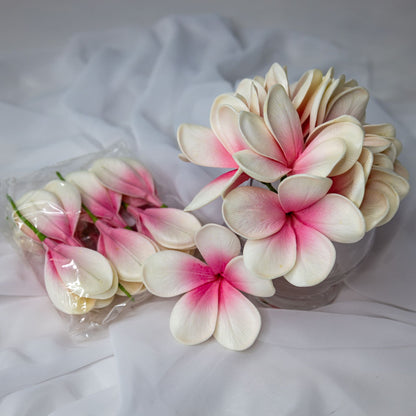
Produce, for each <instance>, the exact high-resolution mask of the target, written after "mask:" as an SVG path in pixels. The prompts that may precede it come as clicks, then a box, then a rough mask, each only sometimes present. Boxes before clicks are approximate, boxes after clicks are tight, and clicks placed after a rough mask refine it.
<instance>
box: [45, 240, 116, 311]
mask: <svg viewBox="0 0 416 416" xmlns="http://www.w3.org/2000/svg"><path fill="white" fill-rule="evenodd" d="M44 245H45V247H46V253H45V270H44V278H45V287H46V290H47V292H48V295H49V297H50V299H51V300H52V303H53V304H54V305H55V307H56V308H57V309H59V310H61V311H62V312H65V313H69V314H83V313H87V312H88V311H89V310H91V309H92V308H93V307H94V306H95V301H96V300H107V299H110V298H112V297H113V296H114V294H115V293H116V292H117V289H118V276H117V272H116V270H115V268H114V266H113V265H112V264H111V263H110V262H109V261H108V260H107V259H106V258H105V257H104V256H103V255H102V254H100V253H98V252H97V251H94V250H90V249H88V248H85V247H75V246H68V245H65V244H56V243H54V242H53V241H51V240H48V239H46V240H44ZM89 299H90V300H89Z"/></svg>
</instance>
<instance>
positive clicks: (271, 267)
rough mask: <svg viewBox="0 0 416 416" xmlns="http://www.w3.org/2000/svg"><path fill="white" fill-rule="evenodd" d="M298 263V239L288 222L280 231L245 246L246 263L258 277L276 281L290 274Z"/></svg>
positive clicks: (251, 241) (249, 242) (250, 241)
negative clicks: (275, 279)
mask: <svg viewBox="0 0 416 416" xmlns="http://www.w3.org/2000/svg"><path fill="white" fill-rule="evenodd" d="M295 261H296V237H295V233H294V231H293V229H292V227H291V225H290V222H287V223H286V224H285V225H284V226H283V227H282V229H281V230H280V231H278V232H277V233H276V234H273V235H271V236H270V237H267V238H263V239H261V240H248V241H247V242H246V244H245V245H244V262H245V264H246V265H247V268H249V269H250V270H252V271H253V272H254V273H256V274H257V275H259V276H261V277H263V278H267V279H274V278H275V277H278V276H283V275H284V274H286V273H287V272H289V271H290V270H291V269H292V267H293V266H294V264H295Z"/></svg>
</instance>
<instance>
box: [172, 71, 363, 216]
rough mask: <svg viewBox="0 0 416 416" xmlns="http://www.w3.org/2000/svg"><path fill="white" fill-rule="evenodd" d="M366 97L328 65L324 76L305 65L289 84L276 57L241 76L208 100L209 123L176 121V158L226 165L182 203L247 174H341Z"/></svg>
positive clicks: (199, 200) (197, 201) (353, 149)
mask: <svg viewBox="0 0 416 416" xmlns="http://www.w3.org/2000/svg"><path fill="white" fill-rule="evenodd" d="M367 102H368V93H367V91H366V90H365V89H364V88H362V87H357V85H356V83H355V82H353V81H351V82H345V77H344V76H342V77H340V78H338V79H336V80H334V79H333V70H332V69H331V70H330V71H328V73H327V74H326V75H325V77H323V75H322V73H321V72H320V71H318V70H311V71H308V72H307V73H305V74H304V76H303V77H302V78H301V79H300V80H299V81H298V82H297V83H296V84H295V86H294V87H290V86H289V82H288V79H287V75H286V69H285V68H282V67H281V66H280V65H278V64H274V65H273V66H272V67H271V68H270V70H269V71H268V73H267V74H266V77H265V78H261V77H255V79H253V80H249V79H245V80H243V81H241V82H240V84H239V86H238V87H237V91H236V93H235V94H223V95H220V96H219V97H218V98H217V99H216V100H215V101H214V104H213V106H212V109H211V120H210V121H211V128H212V130H211V129H208V128H206V127H202V126H197V125H191V124H183V125H181V126H180V127H179V129H178V144H179V147H180V148H181V151H182V155H181V156H182V158H183V159H185V160H188V161H191V162H193V163H195V164H198V165H201V166H211V167H221V168H226V169H231V170H230V171H228V172H226V173H224V174H223V175H221V176H220V177H218V178H217V179H215V180H214V181H212V182H211V183H209V184H208V185H207V186H205V187H204V188H203V189H202V190H201V191H200V192H199V193H198V194H197V195H196V196H195V197H194V199H193V200H192V202H191V203H190V204H189V205H188V206H187V207H186V210H188V211H192V210H195V209H198V208H200V207H201V206H203V205H205V204H207V203H209V202H211V201H212V200H214V199H215V198H217V197H218V196H220V195H222V196H225V195H226V194H227V192H229V191H230V190H232V189H233V188H235V187H237V186H239V185H240V184H241V183H243V182H245V181H246V180H247V179H248V177H251V178H254V179H256V180H258V181H260V182H267V183H271V182H274V181H276V180H278V179H279V178H281V177H282V176H285V175H288V174H299V173H307V174H311V175H318V176H323V177H326V176H334V175H340V174H343V173H344V172H346V171H348V170H349V169H350V168H351V167H352V166H353V165H354V163H355V162H356V161H357V159H358V157H359V155H360V152H361V148H362V144H363V136H364V134H363V131H362V128H361V123H360V121H361V120H362V119H363V118H364V115H365V108H366V106H367ZM357 118H358V120H357ZM309 133H310V134H309ZM308 134H309V136H308ZM242 172H244V174H242Z"/></svg>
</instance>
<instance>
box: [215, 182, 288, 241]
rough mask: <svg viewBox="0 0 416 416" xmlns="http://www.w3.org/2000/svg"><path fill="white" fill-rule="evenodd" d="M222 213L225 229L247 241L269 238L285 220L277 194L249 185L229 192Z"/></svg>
mask: <svg viewBox="0 0 416 416" xmlns="http://www.w3.org/2000/svg"><path fill="white" fill-rule="evenodd" d="M222 213H223V217H224V220H225V222H226V223H227V225H228V227H230V228H231V229H232V230H233V231H234V232H236V233H237V234H239V235H241V236H243V237H245V238H249V239H258V238H265V237H268V236H269V235H272V234H274V233H276V232H277V231H279V230H280V229H281V228H282V226H283V224H284V223H285V221H286V215H285V214H284V212H283V211H282V209H281V207H280V203H279V198H278V196H277V194H275V193H274V192H271V191H268V190H266V189H262V188H254V187H251V186H243V187H240V188H237V189H234V190H233V191H231V192H230V193H229V194H228V195H227V196H226V197H225V198H224V202H223V206H222Z"/></svg>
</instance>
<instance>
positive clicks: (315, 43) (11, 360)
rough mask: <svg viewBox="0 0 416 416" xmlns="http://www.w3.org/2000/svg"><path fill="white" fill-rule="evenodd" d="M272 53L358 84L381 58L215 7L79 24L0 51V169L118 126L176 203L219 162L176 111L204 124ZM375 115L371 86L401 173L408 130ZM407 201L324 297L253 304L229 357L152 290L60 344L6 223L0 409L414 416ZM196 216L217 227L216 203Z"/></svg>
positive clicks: (107, 135)
mask: <svg viewBox="0 0 416 416" xmlns="http://www.w3.org/2000/svg"><path fill="white" fill-rule="evenodd" d="M273 62H279V63H280V64H282V65H287V67H288V73H289V79H291V80H292V81H293V80H295V79H297V78H299V76H300V75H301V74H302V73H303V72H305V71H306V70H307V69H310V68H320V69H321V70H323V71H326V70H327V69H328V68H329V67H330V66H334V68H335V71H336V74H337V75H340V74H341V73H345V74H346V75H347V78H355V79H357V80H358V81H359V83H360V84H361V85H363V86H368V83H369V80H370V79H371V77H373V76H374V74H373V73H372V72H371V71H376V70H377V69H376V68H375V69H374V68H373V67H372V66H371V65H367V62H363V61H358V60H356V59H355V58H354V56H353V55H351V53H349V52H347V51H345V50H341V49H339V48H338V47H336V46H335V45H333V44H331V43H330V42H327V41H324V40H322V39H314V38H311V37H307V36H303V35H298V34H296V33H282V32H279V31H278V30H265V29H258V30H253V29H250V30H248V29H244V28H241V27H236V26H235V25H232V24H231V23H230V22H229V21H228V20H225V19H222V18H219V17H217V16H214V15H201V16H187V17H183V16H175V17H169V18H165V19H163V20H162V21H160V22H159V23H157V24H156V25H155V26H154V27H153V28H151V29H143V30H140V29H137V30H131V29H129V30H127V29H126V30H123V29H122V30H117V31H111V32H106V33H95V34H83V35H78V36H76V37H74V38H73V39H72V41H71V42H70V43H69V44H68V45H67V46H66V48H64V49H63V50H62V51H60V52H58V53H44V54H40V55H39V54H33V55H24V56H10V55H9V56H0V81H1V82H0V140H1V146H2V152H1V153H2V154H1V156H0V158H1V162H2V163H1V164H0V177H1V179H3V180H4V179H5V178H7V177H10V176H18V177H20V176H24V175H28V176H27V178H28V180H30V174H31V172H34V171H38V170H39V169H41V168H43V167H44V166H50V165H53V164H54V163H57V162H61V161H64V160H68V159H72V158H79V157H81V156H84V155H86V154H88V153H91V152H97V151H102V150H103V149H105V148H108V147H109V146H111V145H112V144H114V143H115V142H118V141H120V140H121V141H124V142H126V143H128V144H129V145H130V146H132V147H133V149H134V152H135V155H134V156H136V157H137V158H138V159H139V160H141V161H142V162H143V163H144V164H145V165H146V167H147V168H148V169H149V170H150V171H151V172H152V174H153V175H154V177H155V180H156V182H157V185H158V189H159V192H160V195H161V198H162V200H163V201H164V202H165V203H167V204H168V205H171V206H177V207H183V206H184V205H186V204H187V203H189V201H190V200H191V199H192V197H193V196H194V195H195V194H196V192H197V191H198V190H199V189H201V187H202V186H203V185H205V184H206V183H208V182H209V181H210V180H212V179H213V178H215V177H216V176H218V170H216V169H210V168H201V167H199V166H195V165H192V164H189V163H184V162H183V161H181V160H180V159H179V158H178V153H179V149H178V147H177V144H176V129H177V128H178V126H179V124H180V123H183V122H189V123H197V124H202V125H208V123H209V111H210V106H211V103H212V101H213V99H214V98H215V97H216V96H217V95H218V94H220V93H223V92H230V91H233V90H234V88H235V86H236V84H237V83H238V82H239V81H240V80H241V79H242V78H245V77H253V76H255V75H264V74H265V72H266V70H267V69H268V68H269V66H270V65H271V64H272V63H273ZM386 83H388V80H386ZM386 90H388V87H386ZM370 94H371V91H370ZM412 105H413V107H411V106H412ZM412 108H413V110H412ZM415 110H416V107H415V103H411V102H409V114H410V113H411V111H413V114H414V111H415ZM389 112H390V114H386V112H385V111H384V110H383V108H382V107H381V106H380V105H379V103H378V102H377V99H376V98H375V97H373V96H371V99H370V104H369V110H368V114H367V120H368V122H372V123H379V122H393V123H394V124H395V125H396V127H398V129H397V130H398V133H399V134H398V138H399V139H400V140H401V141H402V143H403V145H404V149H405V150H404V153H403V155H401V156H400V157H399V158H400V160H401V162H402V163H403V164H404V165H405V166H406V167H408V168H409V171H410V176H411V178H412V177H413V176H414V171H415V168H414V164H412V160H413V159H414V157H415V156H416V143H415V136H414V135H413V133H412V132H411V130H410V125H409V123H407V125H406V124H398V121H397V120H398V118H399V117H396V116H397V114H395V112H394V109H393V110H391V109H390V111H389ZM405 116H406V115H405ZM401 119H406V117H401ZM409 120H410V118H409ZM3 190H4V189H3ZM2 199H4V198H3V197H2ZM415 203H416V198H415V195H414V192H412V191H411V193H410V194H409V195H408V196H407V198H406V199H405V200H404V201H403V203H402V205H401V207H400V210H399V213H398V215H397V216H396V218H395V219H394V220H393V221H392V222H391V223H389V224H388V225H386V226H384V227H382V228H380V229H378V230H377V233H376V242H375V246H374V248H373V250H372V252H371V254H370V256H368V258H367V259H366V260H365V261H364V263H363V264H362V265H361V266H360V267H359V268H358V269H357V270H355V271H354V273H353V274H352V275H351V276H349V278H348V280H347V284H346V286H345V287H344V288H343V290H342V292H341V294H340V296H339V297H338V299H337V300H336V301H335V303H333V304H332V305H329V306H326V307H323V308H321V309H319V310H316V311H309V312H304V311H291V310H277V309H266V308H261V315H262V320H263V327H262V331H261V333H260V336H259V339H258V341H257V343H256V344H255V345H254V347H252V348H251V349H249V350H247V351H245V352H239V353H236V352H231V351H228V350H225V349H224V348H222V347H221V346H220V345H218V344H217V343H216V342H215V341H213V340H209V341H207V342H205V343H203V344H202V345H199V346H194V347H189V346H183V345H181V344H178V343H177V342H176V341H175V340H174V339H173V337H172V336H171V334H170V332H169V315H170V311H171V309H172V307H173V304H174V301H172V300H159V299H153V300H151V301H149V302H147V303H144V304H142V305H140V306H138V307H137V308H135V309H133V310H131V311H129V313H128V314H126V315H125V316H122V317H121V318H120V319H118V320H116V321H114V322H112V323H111V324H110V325H109V327H108V329H107V330H106V331H104V333H102V334H101V335H100V336H99V337H96V338H93V339H90V340H87V341H84V342H81V343H79V342H76V341H74V340H73V339H71V337H70V336H69V334H68V331H67V322H66V321H65V320H64V319H62V317H61V316H60V315H58V313H57V312H56V310H55V309H54V307H53V306H52V305H51V303H50V302H49V300H48V298H47V296H46V293H45V290H44V288H43V285H42V282H41V280H39V279H38V278H37V277H36V276H35V274H34V272H33V270H32V269H31V267H30V266H29V264H27V262H25V261H23V260H22V258H21V256H19V254H18V252H17V250H16V247H15V246H14V245H13V243H12V242H11V241H10V231H9V230H8V229H7V225H6V224H5V221H3V224H2V231H3V233H2V235H1V237H0V312H1V313H0V344H1V351H0V397H2V401H1V402H0V414H1V415H20V416H24V415H54V416H58V415H59V416H63V415H68V416H69V415H73V414H82V415H123V416H124V415H136V414H137V415H181V416H187V415H190V416H191V415H196V414H197V415H227V416H232V415H239V416H242V415H253V414H264V415H272V414H273V415H275V414H276V415H282V416H285V415H326V414H328V415H329V414H334V415H340V416H344V415H345V416H350V415H355V416H361V415H363V416H364V415H375V414H377V415H393V414H397V415H414V414H416V401H415V400H414V383H415V379H416V331H415V325H416V313H415V312H416V296H415V293H416V279H415V270H416V256H415V253H416V251H415V248H416V247H415V246H416V244H415V235H416V232H415V231H416V229H415V228H416V225H415V222H414V218H415V206H416V205H415ZM4 205H5V201H2V206H4ZM196 215H198V217H199V218H200V219H201V221H202V222H208V221H210V222H218V223H222V217H221V209H220V201H216V202H214V203H212V204H210V205H208V206H207V207H205V208H204V209H201V210H199V211H197V212H196Z"/></svg>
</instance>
